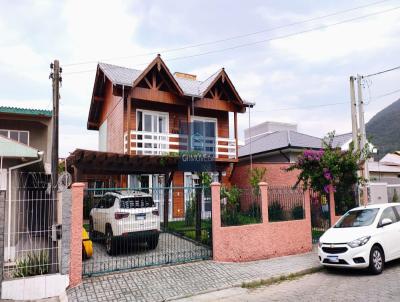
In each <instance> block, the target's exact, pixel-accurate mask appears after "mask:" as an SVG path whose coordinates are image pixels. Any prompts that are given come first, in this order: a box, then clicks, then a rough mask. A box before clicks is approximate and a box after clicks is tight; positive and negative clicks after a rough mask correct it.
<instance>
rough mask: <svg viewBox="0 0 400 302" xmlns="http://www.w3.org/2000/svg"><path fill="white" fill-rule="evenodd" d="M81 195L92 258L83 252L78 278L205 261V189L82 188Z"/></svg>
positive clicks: (208, 238)
mask: <svg viewBox="0 0 400 302" xmlns="http://www.w3.org/2000/svg"><path fill="white" fill-rule="evenodd" d="M84 195H85V196H84V213H83V215H84V225H83V227H84V228H85V229H86V230H87V231H88V232H89V236H90V239H91V240H92V241H93V245H92V247H93V254H92V255H87V254H85V251H84V253H83V254H84V257H85V260H84V261H83V275H92V274H100V273H106V272H111V271H117V270H125V269H132V268H139V267H145V266H152V265H161V264H167V263H180V262H187V261H192V260H200V259H209V258H210V257H211V244H212V242H211V206H210V202H211V190H210V188H203V187H171V188H163V187H152V188H137V189H126V188H108V189H100V190H99V189H86V190H85V194H84ZM198 200H199V202H197V201H198Z"/></svg>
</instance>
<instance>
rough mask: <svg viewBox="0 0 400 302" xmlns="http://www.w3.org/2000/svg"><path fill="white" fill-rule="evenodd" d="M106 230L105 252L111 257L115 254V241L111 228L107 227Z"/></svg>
mask: <svg viewBox="0 0 400 302" xmlns="http://www.w3.org/2000/svg"><path fill="white" fill-rule="evenodd" d="M106 228H107V230H106V240H105V244H106V251H107V254H109V255H110V256H112V255H115V252H116V248H115V239H114V236H113V232H112V229H111V227H109V226H107V227H106Z"/></svg>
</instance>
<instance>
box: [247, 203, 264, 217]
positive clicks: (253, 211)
mask: <svg viewBox="0 0 400 302" xmlns="http://www.w3.org/2000/svg"><path fill="white" fill-rule="evenodd" d="M247 215H248V216H250V217H254V218H261V208H260V204H259V203H258V202H253V203H252V204H251V205H250V207H249V209H248V210H247Z"/></svg>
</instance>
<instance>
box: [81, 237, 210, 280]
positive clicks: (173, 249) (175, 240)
mask: <svg viewBox="0 0 400 302" xmlns="http://www.w3.org/2000/svg"><path fill="white" fill-rule="evenodd" d="M123 250H126V252H125V253H121V254H119V255H117V256H109V255H108V254H107V252H106V249H105V246H104V244H102V243H97V242H94V243H93V257H92V258H90V259H88V260H85V261H84V262H83V274H84V275H90V274H93V273H104V272H111V271H116V270H124V269H130V268H138V267H144V266H150V265H159V264H166V263H179V262H187V261H190V260H197V259H207V258H209V257H210V256H211V250H210V249H209V248H207V247H205V246H204V245H201V244H197V243H196V242H194V241H191V240H187V239H185V238H183V237H179V236H176V235H173V234H170V233H161V234H160V238H159V242H158V245H157V248H155V249H154V250H148V249H146V246H145V245H141V246H137V245H131V246H124V249H123Z"/></svg>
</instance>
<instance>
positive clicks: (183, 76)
mask: <svg viewBox="0 0 400 302" xmlns="http://www.w3.org/2000/svg"><path fill="white" fill-rule="evenodd" d="M174 76H175V77H177V78H180V79H186V80H191V81H196V79H197V75H195V74H189V73H184V72H175V73H174Z"/></svg>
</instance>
